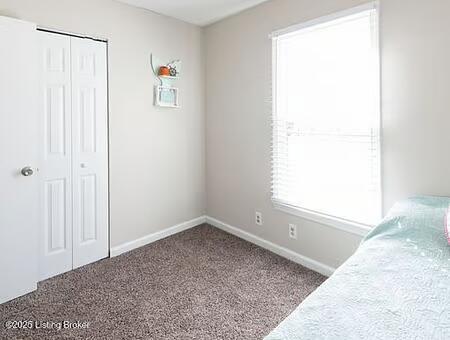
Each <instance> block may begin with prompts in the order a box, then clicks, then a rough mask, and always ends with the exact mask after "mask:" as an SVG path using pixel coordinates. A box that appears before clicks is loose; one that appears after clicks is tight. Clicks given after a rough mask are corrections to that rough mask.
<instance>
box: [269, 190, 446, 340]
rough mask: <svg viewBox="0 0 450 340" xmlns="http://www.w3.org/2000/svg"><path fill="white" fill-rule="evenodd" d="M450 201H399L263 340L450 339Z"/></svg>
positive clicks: (438, 199) (417, 199)
mask: <svg viewBox="0 0 450 340" xmlns="http://www.w3.org/2000/svg"><path fill="white" fill-rule="evenodd" d="M449 204H450V199H449V198H442V197H415V198H411V199H408V200H406V201H403V202H399V203H397V204H396V205H395V206H394V207H393V208H392V210H391V211H390V213H389V214H388V216H387V217H386V218H385V219H384V220H383V222H382V223H381V224H380V225H379V226H378V227H376V228H375V229H373V230H372V232H371V233H370V234H369V235H368V236H367V237H366V238H365V239H364V240H363V241H362V243H361V245H360V247H359V248H358V250H357V251H356V253H355V254H354V255H353V256H352V257H350V258H349V259H348V260H347V261H346V262H345V263H344V264H343V265H342V266H341V267H340V268H338V269H337V270H336V272H335V273H334V274H333V275H332V276H331V277H330V278H329V279H328V280H327V281H325V282H324V283H323V284H322V285H321V286H320V287H319V288H318V289H317V290H316V291H314V292H313V293H312V294H311V295H310V296H309V297H308V298H306V299H305V300H304V301H303V302H302V303H301V305H300V306H299V307H298V308H297V309H296V310H295V311H294V312H293V313H292V314H291V315H290V316H288V317H287V318H286V319H285V320H284V321H283V322H282V323H281V324H280V325H279V326H278V327H277V328H275V329H274V330H273V331H272V332H271V333H270V334H269V335H268V336H267V337H266V338H265V340H310V339H311V340H322V339H323V340H326V339H333V340H335V339H339V340H340V339H342V340H351V339H383V340H389V339H393V340H400V339H405V340H414V339H417V340H418V339H420V340H422V339H423V340H434V339H436V340H437V339H439V340H441V339H442V340H444V339H446V340H449V339H450V246H449V245H448V243H447V240H446V237H445V233H444V223H445V220H446V213H447V210H448V207H449ZM336 242H339V240H336Z"/></svg>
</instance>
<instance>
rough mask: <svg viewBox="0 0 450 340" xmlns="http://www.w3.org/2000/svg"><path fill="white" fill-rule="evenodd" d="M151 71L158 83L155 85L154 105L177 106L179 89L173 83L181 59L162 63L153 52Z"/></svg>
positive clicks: (177, 73)
mask: <svg viewBox="0 0 450 340" xmlns="http://www.w3.org/2000/svg"><path fill="white" fill-rule="evenodd" d="M151 64H152V69H153V73H154V74H155V76H156V77H157V78H158V80H159V82H160V85H157V86H155V94H154V97H155V105H156V106H160V107H169V108H179V107H180V105H179V96H178V94H179V90H178V88H176V87H174V86H173V83H174V82H175V81H176V80H178V79H179V76H180V69H181V61H180V60H174V61H171V62H169V63H162V62H161V61H160V60H159V59H158V58H157V57H156V56H155V55H154V54H152V55H151Z"/></svg>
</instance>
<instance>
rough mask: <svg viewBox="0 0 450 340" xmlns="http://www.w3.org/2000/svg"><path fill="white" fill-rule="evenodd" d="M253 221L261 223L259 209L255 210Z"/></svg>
mask: <svg viewBox="0 0 450 340" xmlns="http://www.w3.org/2000/svg"><path fill="white" fill-rule="evenodd" d="M255 223H256V224H257V225H263V219H262V214H261V213H260V212H259V211H256V212H255Z"/></svg>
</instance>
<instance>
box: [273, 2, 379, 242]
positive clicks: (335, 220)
mask: <svg viewBox="0 0 450 340" xmlns="http://www.w3.org/2000/svg"><path fill="white" fill-rule="evenodd" d="M368 10H375V11H376V14H377V15H376V28H377V29H376V38H375V42H376V44H377V50H378V53H377V56H376V63H377V65H376V67H377V71H378V77H377V82H378V84H377V86H378V88H379V91H378V95H379V98H378V100H379V114H378V128H379V148H378V150H379V151H378V153H379V154H378V159H379V174H380V178H379V185H380V187H379V193H380V197H379V200H380V202H379V203H380V212H379V213H380V216H383V213H382V212H383V191H382V188H383V176H382V158H381V155H382V147H383V145H382V121H381V119H382V106H381V95H382V92H381V49H380V23H379V22H380V4H379V1H373V2H369V3H366V4H363V5H360V6H356V7H352V8H349V9H346V10H343V11H339V12H336V13H333V14H330V15H325V16H322V17H319V18H316V19H313V20H309V21H306V22H303V23H300V24H296V25H292V26H289V27H286V28H283V29H280V30H277V31H274V32H272V33H271V34H270V35H269V38H270V39H271V42H272V117H276V116H277V87H278V85H277V79H278V75H277V68H278V61H277V55H278V51H277V38H278V37H280V36H286V35H290V34H295V33H296V32H298V31H300V30H305V29H307V28H309V27H314V26H317V25H320V24H326V23H327V22H331V21H334V20H338V19H341V18H345V17H347V16H351V15H354V14H358V13H361V12H364V11H368ZM273 129H275V127H273ZM274 134H275V131H274V130H273V131H272V140H273V138H274ZM275 147H277V146H276V145H273V148H275ZM271 169H272V172H274V170H275V168H274V164H273V160H272V166H271ZM272 180H273V175H272ZM271 200H272V204H273V207H274V208H275V209H276V210H279V211H282V212H285V213H288V214H290V215H295V216H298V217H301V218H304V219H307V220H309V221H313V222H316V223H319V224H322V225H326V226H330V227H334V228H336V229H340V230H344V231H346V232H349V233H352V234H356V235H359V236H365V235H367V234H368V233H369V232H370V231H371V230H372V229H373V227H374V225H367V224H363V223H358V222H354V221H350V220H347V219H343V218H340V217H337V216H332V215H328V214H326V213H322V212H318V211H313V210H309V209H306V208H302V207H297V206H293V205H291V204H289V203H287V202H282V201H280V200H279V199H276V198H275V197H274V193H273V190H272V194H271Z"/></svg>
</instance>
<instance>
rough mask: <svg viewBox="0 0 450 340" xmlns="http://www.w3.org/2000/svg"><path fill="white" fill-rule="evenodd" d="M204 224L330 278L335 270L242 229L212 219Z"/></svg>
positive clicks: (208, 218)
mask: <svg viewBox="0 0 450 340" xmlns="http://www.w3.org/2000/svg"><path fill="white" fill-rule="evenodd" d="M206 223H208V224H210V225H212V226H214V227H216V228H219V229H221V230H223V231H226V232H227V233H230V234H233V235H235V236H237V237H239V238H242V239H244V240H246V241H248V242H250V243H253V244H256V245H258V246H260V247H262V248H264V249H267V250H269V251H271V252H273V253H275V254H277V255H280V256H282V257H284V258H287V259H288V260H291V261H293V262H295V263H298V264H300V265H302V266H304V267H306V268H309V269H311V270H314V271H315V272H318V273H320V274H322V275H325V276H331V274H333V272H334V271H335V268H332V267H330V266H327V265H326V264H323V263H321V262H318V261H316V260H313V259H311V258H309V257H306V256H303V255H300V254H298V253H296V252H294V251H292V250H289V249H287V248H284V247H282V246H279V245H277V244H275V243H272V242H269V241H267V240H264V239H262V238H260V237H258V236H255V235H253V234H250V233H248V232H246V231H243V230H242V229H239V228H236V227H233V226H231V225H229V224H226V223H224V222H222V221H219V220H217V219H215V218H213V217H210V216H206Z"/></svg>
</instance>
